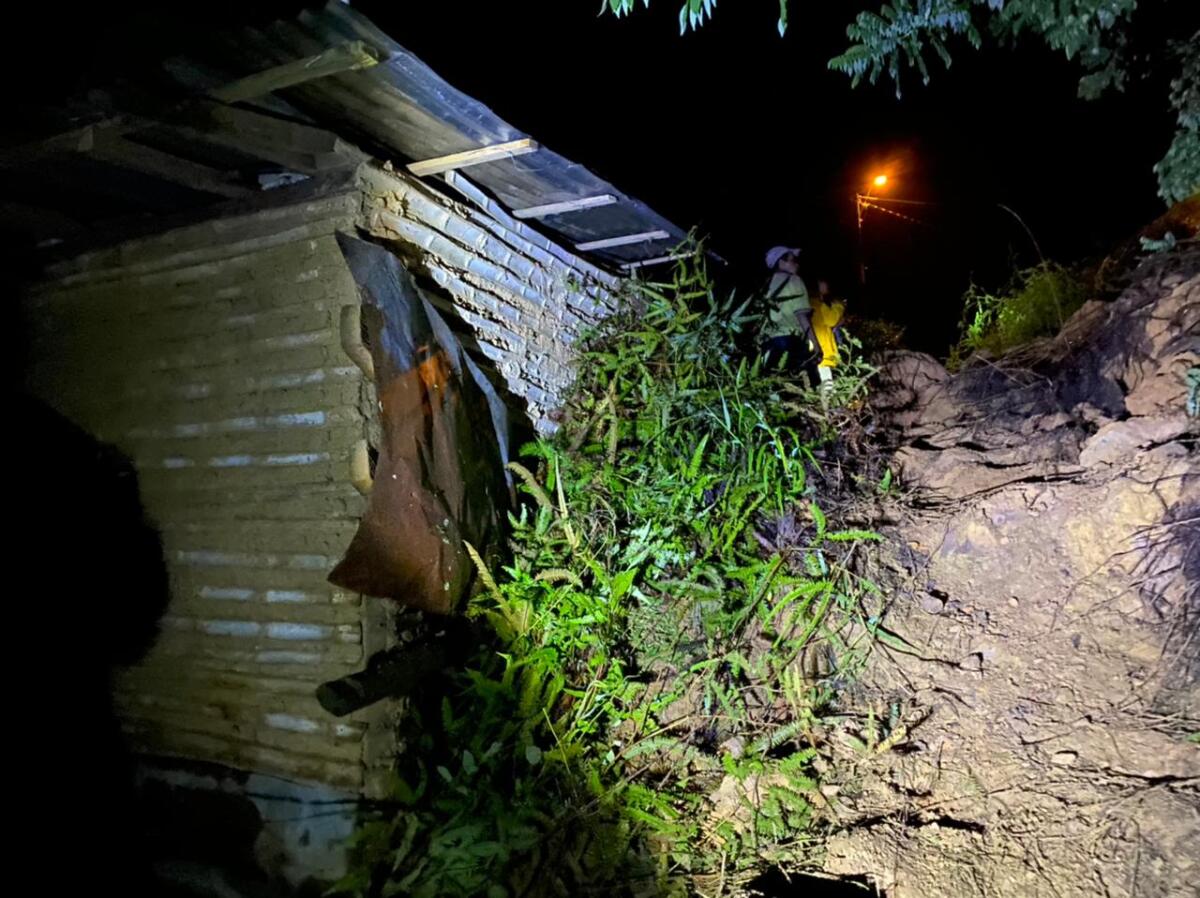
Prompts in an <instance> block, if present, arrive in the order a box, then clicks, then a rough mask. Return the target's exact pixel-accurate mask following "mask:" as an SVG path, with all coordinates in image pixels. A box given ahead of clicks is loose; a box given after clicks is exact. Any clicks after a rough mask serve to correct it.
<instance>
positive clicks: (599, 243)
mask: <svg viewBox="0 0 1200 898" xmlns="http://www.w3.org/2000/svg"><path fill="white" fill-rule="evenodd" d="M670 236H671V235H670V234H669V233H668V232H666V231H643V232H642V233H640V234H622V235H621V236H619V237H605V238H604V239H602V240H588V241H587V242H585V243H576V244H575V249H577V250H579V251H580V252H587V251H588V250H593V249H610V248H612V247H614V246H629V245H630V244H633V243H649V242H651V241H653V240H666V239H667V238H669V237H670Z"/></svg>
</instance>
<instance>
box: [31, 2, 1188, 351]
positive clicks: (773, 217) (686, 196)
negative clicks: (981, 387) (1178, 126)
mask: <svg viewBox="0 0 1200 898" xmlns="http://www.w3.org/2000/svg"><path fill="white" fill-rule="evenodd" d="M300 5H302V4H297V3H288V2H286V0H277V2H271V3H265V4H264V3H254V2H242V3H237V4H230V3H226V2H225V0H211V2H208V3H195V4H189V5H188V6H187V7H183V8H175V9H174V10H170V9H167V8H165V7H164V5H162V4H158V5H154V4H144V3H140V2H139V3H133V4H132V5H129V6H125V7H120V8H118V7H113V6H111V5H108V6H105V7H101V6H98V5H92V6H91V7H85V12H84V13H82V14H80V17H78V18H76V19H75V20H73V21H72V23H71V24H69V25H66V26H64V27H60V28H59V29H58V30H57V34H58V39H59V41H60V46H61V47H64V48H65V50H64V52H65V54H66V55H68V56H69V57H71V58H73V59H74V60H75V61H76V64H75V66H74V67H73V68H71V69H69V70H68V73H67V74H64V73H62V72H59V73H58V76H57V77H58V78H59V79H60V80H62V79H64V78H69V79H70V80H71V81H73V82H74V86H75V87H76V88H77V87H78V85H79V84H80V83H86V81H87V79H88V78H89V77H95V78H98V79H100V80H103V78H104V77H107V76H108V74H109V73H110V72H111V71H114V70H119V69H120V68H122V66H124V65H126V64H127V63H128V62H130V61H132V60H136V59H137V58H138V57H139V56H142V55H154V54H155V53H157V52H159V51H161V50H162V49H163V47H164V46H166V45H167V43H169V39H168V38H167V37H166V35H168V34H169V31H170V29H169V28H167V27H166V24H167V19H168V17H169V18H170V19H172V20H174V21H173V24H174V25H176V26H178V25H182V27H183V28H184V30H187V29H191V28H195V27H198V23H199V22H202V21H203V22H207V23H208V24H209V27H218V26H219V25H220V24H221V23H222V22H225V21H229V20H230V17H231V16H241V17H244V16H246V15H248V14H255V13H257V14H258V15H262V14H264V11H265V12H266V13H281V12H286V11H287V9H288V8H289V7H290V8H295V7H298V6H300ZM599 5H600V4H599V2H598V0H507V2H500V0H474V2H457V3H454V2H434V0H421V2H417V0H354V2H353V6H354V7H355V8H356V9H359V10H360V11H362V12H364V13H366V14H367V15H368V16H370V17H371V18H372V19H374V20H375V22H376V23H377V24H378V25H379V26H380V27H382V28H383V29H384V30H385V31H387V32H388V33H389V34H391V35H392V36H393V37H394V38H395V39H396V40H397V41H399V42H400V43H402V44H404V45H405V46H406V47H408V48H409V49H411V50H413V51H414V52H416V53H417V54H418V55H419V56H421V57H422V58H423V59H424V60H425V61H426V62H427V63H429V64H430V65H431V66H432V67H433V68H434V69H435V70H437V71H438V72H439V73H440V74H441V75H442V76H443V77H444V78H446V79H447V80H448V81H450V82H451V83H452V84H454V85H455V86H457V87H459V88H460V89H462V90H464V91H465V92H466V93H468V94H470V95H472V96H474V97H476V98H477V99H479V100H481V101H483V102H485V103H487V104H488V105H490V106H491V107H492V108H493V109H494V110H495V111H496V112H498V113H499V114H500V115H501V116H502V117H504V118H506V119H507V120H508V121H509V122H511V123H512V124H513V125H515V126H516V127H518V128H520V129H523V130H525V131H527V132H528V133H530V134H532V135H533V136H534V137H535V138H536V139H538V140H539V141H540V142H541V143H543V144H545V145H547V146H549V147H551V148H553V149H555V150H556V151H558V152H560V153H562V154H563V155H565V156H567V157H568V158H570V159H573V160H575V161H578V162H581V163H583V164H585V165H587V166H588V167H589V168H591V169H592V170H593V171H595V172H596V173H597V174H599V175H601V176H602V177H605V178H607V179H609V180H611V181H612V182H613V183H615V184H616V185H617V186H618V187H620V189H622V190H624V191H626V192H627V193H630V194H632V195H634V196H637V197H639V198H640V199H642V200H644V201H646V202H647V203H649V204H650V205H652V206H653V207H654V208H656V209H657V210H658V211H659V212H661V213H662V214H664V215H665V216H666V217H668V218H670V219H671V220H673V221H675V222H676V223H678V224H679V225H681V226H682V227H684V228H688V227H692V226H695V227H697V228H698V229H699V231H700V233H702V234H705V235H707V236H708V237H709V238H710V245H711V247H712V248H713V249H714V250H715V251H716V252H717V253H719V254H720V255H721V256H723V257H724V258H726V259H728V260H729V263H730V264H729V267H728V268H727V269H725V270H724V277H725V279H726V280H727V281H728V282H729V283H730V284H734V285H738V286H739V287H741V288H743V289H747V288H753V287H754V286H757V284H758V283H759V281H760V280H761V278H762V276H763V275H764V274H765V269H764V268H763V267H762V261H761V259H762V254H763V252H764V251H765V250H766V249H767V248H768V247H770V246H771V245H773V244H776V243H785V244H796V245H799V246H801V247H803V248H804V251H805V252H804V262H805V265H804V273H805V274H806V275H807V276H809V277H810V279H811V278H812V277H815V276H817V275H820V276H824V277H827V278H829V279H831V280H832V281H833V283H834V285H835V288H837V289H838V290H839V291H840V292H843V293H846V294H848V295H850V297H851V298H852V300H853V301H854V303H855V304H856V308H857V310H858V311H859V312H862V313H865V314H871V315H879V316H883V317H888V318H892V319H895V320H897V321H900V322H902V323H904V324H906V325H907V326H908V328H909V339H910V342H912V343H913V344H914V345H917V346H919V347H921V348H924V349H929V350H932V351H937V352H944V351H945V348H946V346H947V345H948V343H949V342H950V340H951V338H952V336H953V333H954V329H955V324H956V322H957V318H958V309H959V298H960V296H961V294H962V291H963V289H964V288H965V287H966V286H967V285H968V284H969V283H970V281H971V279H972V278H975V279H976V280H978V281H980V282H982V283H984V284H988V285H995V284H998V283H999V282H1001V281H1003V280H1004V279H1005V278H1006V277H1007V275H1008V273H1009V272H1010V271H1011V270H1012V266H1013V265H1014V264H1018V265H1026V264H1030V263H1032V262H1035V261H1037V255H1036V252H1035V250H1034V247H1033V245H1032V243H1031V241H1030V239H1029V237H1028V236H1027V235H1026V234H1025V232H1024V231H1023V230H1022V229H1021V227H1020V226H1019V225H1018V223H1017V222H1016V221H1015V220H1014V219H1013V218H1012V217H1011V216H1010V215H1008V214H1007V213H1005V212H1004V211H1002V210H1000V209H999V208H998V206H997V204H999V203H1003V204H1005V205H1007V206H1009V207H1010V208H1011V209H1013V210H1015V211H1016V212H1017V213H1018V214H1019V215H1020V216H1021V217H1022V218H1023V219H1024V220H1025V221H1026V223H1027V224H1028V226H1029V227H1030V229H1031V230H1032V232H1033V234H1034V236H1035V237H1036V239H1037V241H1038V243H1039V244H1040V246H1041V249H1042V251H1043V252H1044V253H1045V255H1046V256H1048V257H1051V258H1055V259H1060V260H1063V261H1071V260H1076V259H1079V258H1083V257H1095V256H1098V255H1102V254H1103V252H1104V251H1105V250H1107V249H1108V248H1110V247H1111V246H1112V244H1113V243H1115V242H1116V241H1118V240H1121V239H1123V238H1126V237H1128V236H1130V234H1131V233H1132V232H1134V231H1136V229H1137V228H1138V227H1140V226H1141V225H1142V224H1145V223H1146V222H1148V221H1149V220H1151V219H1152V218H1154V217H1155V216H1157V215H1158V214H1160V213H1161V211H1162V210H1163V205H1162V203H1161V201H1160V200H1159V199H1158V198H1157V196H1156V195H1155V181H1154V176H1153V173H1152V171H1151V166H1152V165H1153V164H1154V162H1155V161H1157V160H1158V159H1159V158H1160V157H1161V156H1162V154H1163V152H1164V151H1165V149H1166V147H1167V145H1168V143H1169V141H1170V136H1171V133H1172V129H1173V116H1172V114H1171V112H1170V110H1169V109H1168V107H1167V100H1166V84H1165V78H1164V77H1163V76H1162V75H1158V76H1155V77H1151V78H1149V79H1145V80H1138V81H1135V82H1134V83H1132V84H1131V85H1130V86H1129V87H1128V88H1127V90H1126V92H1125V93H1123V94H1111V95H1109V96H1107V97H1105V98H1103V99H1102V100H1100V101H1092V102H1088V101H1083V100H1080V99H1077V97H1076V85H1077V82H1078V76H1079V70H1078V68H1077V67H1076V66H1075V65H1074V64H1072V63H1070V62H1069V61H1067V60H1066V59H1064V58H1063V57H1062V56H1061V54H1055V53H1052V52H1051V51H1050V50H1048V49H1047V48H1045V47H1044V46H1043V45H1042V44H1041V43H1040V41H1039V40H1038V39H1036V38H1032V37H1031V38H1027V39H1026V40H1024V42H1023V43H1022V44H1021V45H1020V46H1019V47H1017V48H1016V49H1015V50H1012V49H1006V48H997V47H995V46H994V45H992V46H990V47H989V48H988V49H986V50H985V51H983V52H979V53H975V52H972V51H971V50H970V48H969V47H967V46H966V45H965V43H963V44H961V45H958V46H957V47H952V50H953V49H957V52H956V53H955V59H954V65H953V68H952V69H951V70H950V71H948V72H947V71H943V70H941V68H940V64H938V65H935V66H933V80H932V83H931V84H930V85H928V86H923V85H922V84H921V83H920V81H919V78H918V77H917V76H916V75H915V74H914V73H907V74H906V76H905V78H904V82H903V87H904V94H903V97H902V98H901V99H899V100H897V98H896V96H895V91H894V89H893V87H892V85H891V84H890V83H887V84H885V83H883V82H881V83H880V84H879V85H877V86H874V87H872V86H869V85H866V84H864V85H861V86H860V87H858V88H857V89H851V87H850V81H849V79H848V78H846V77H845V76H844V75H841V74H839V73H835V72H830V71H829V70H828V69H827V68H826V61H827V60H828V59H829V58H830V57H831V56H833V55H836V54H837V53H839V52H841V51H842V50H844V49H845V46H846V43H847V41H846V38H845V33H844V30H845V25H846V24H847V22H849V21H850V20H851V18H852V17H853V14H854V12H855V11H856V10H858V9H860V8H867V7H870V8H877V7H878V3H851V2H846V3H812V2H805V0H798V2H793V4H792V5H793V10H792V16H791V19H792V21H791V28H790V30H789V31H788V33H787V35H786V36H785V37H784V38H782V39H781V38H780V37H779V36H778V34H777V32H776V30H775V19H776V15H777V5H776V3H775V2H774V0H738V2H733V0H727V2H725V3H723V4H721V5H720V7H719V9H718V10H717V15H716V19H715V20H714V21H713V22H711V23H709V24H708V25H706V26H705V27H704V28H702V29H701V30H700V31H699V32H697V33H689V34H687V35H684V36H682V37H681V36H680V35H679V30H678V18H677V13H678V0H655V2H654V3H653V4H652V7H653V8H651V9H650V10H648V11H647V10H643V9H639V10H638V11H637V12H636V13H635V14H634V15H632V16H631V17H629V18H626V19H622V20H617V19H615V18H613V17H611V16H608V15H604V16H597V10H598V9H599ZM47 6H48V7H51V6H52V4H48V5H47ZM1143 7H1144V8H1143V9H1141V10H1139V12H1138V18H1137V27H1136V28H1135V30H1134V33H1133V37H1134V41H1135V45H1137V46H1140V45H1141V44H1143V43H1144V45H1145V46H1148V47H1150V46H1154V45H1155V44H1156V43H1157V42H1159V41H1161V39H1162V37H1163V36H1164V35H1167V34H1170V35H1173V36H1181V35H1183V34H1187V33H1191V32H1193V31H1194V30H1195V29H1196V27H1197V23H1198V22H1200V3H1195V2H1194V0H1160V2H1153V0H1148V2H1146V3H1144V4H1143ZM45 14H46V10H43V15H45ZM138 19H140V20H141V21H142V22H143V25H142V26H141V27H134V26H132V25H131V24H130V22H131V21H133V20H138ZM147 20H148V21H149V22H150V23H151V24H150V26H149V28H147V27H146V26H145V24H144V23H145V22H146V21H147ZM160 26H161V27H160ZM147 35H153V36H154V39H153V40H147ZM159 35H162V36H163V37H162V38H161V40H159V37H158V36H159ZM39 46H40V45H39ZM89 72H95V73H96V74H95V75H89V74H88V73H89ZM51 77H52V78H53V77H54V76H53V75H52V76H51ZM57 86H58V85H56V84H54V83H53V82H52V81H51V82H50V83H49V86H47V84H43V90H48V91H52V90H53V89H56V88H57ZM881 168H882V169H884V170H886V171H887V172H888V173H889V174H890V176H891V178H892V185H891V187H892V188H893V189H892V190H891V192H890V194H889V195H891V196H897V197H904V198H908V199H913V200H921V201H925V202H930V203H936V204H937V205H932V206H926V207H909V208H907V209H902V211H905V212H906V213H910V214H912V215H913V216H914V217H916V218H919V219H921V220H922V222H923V223H922V224H914V223H911V222H907V221H902V220H899V219H893V218H890V217H888V216H884V215H881V214H878V213H872V212H868V213H867V218H866V221H865V228H864V247H865V255H866V259H867V262H868V264H869V269H868V286H867V289H866V290H865V291H863V290H861V289H860V287H859V285H858V283H857V272H856V264H855V263H856V254H855V245H856V235H855V217H854V199H853V197H854V193H855V191H856V189H859V188H861V187H862V186H864V185H865V183H866V179H867V177H868V175H869V174H871V173H873V172H874V171H876V170H879V169H881Z"/></svg>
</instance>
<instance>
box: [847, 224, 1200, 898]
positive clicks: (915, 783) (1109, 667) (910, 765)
mask: <svg viewBox="0 0 1200 898" xmlns="http://www.w3.org/2000/svg"><path fill="white" fill-rule="evenodd" d="M1198 364H1200V247H1198V246H1197V245H1196V244H1195V242H1194V241H1193V242H1191V243H1190V244H1185V245H1184V246H1183V247H1182V248H1181V249H1180V250H1178V251H1176V252H1173V253H1171V254H1169V255H1163V256H1155V257H1152V258H1150V259H1149V260H1147V261H1145V262H1143V263H1142V265H1141V266H1140V268H1138V269H1137V271H1136V273H1135V276H1134V278H1133V279H1132V281H1131V285H1130V286H1129V287H1128V288H1127V289H1125V290H1124V291H1123V292H1122V293H1121V295H1120V296H1119V297H1118V298H1117V299H1116V300H1115V301H1113V302H1108V303H1101V302H1092V303H1089V304H1087V305H1086V306H1085V307H1084V308H1083V309H1081V310H1080V311H1079V312H1078V313H1077V314H1076V315H1075V316H1074V317H1073V318H1072V319H1071V321H1070V322H1068V324H1067V326H1066V327H1065V328H1064V330H1063V332H1062V333H1061V334H1060V335H1059V336H1058V337H1056V338H1055V339H1053V340H1048V341H1043V342H1041V343H1039V344H1037V345H1035V346H1031V347H1029V348H1028V349H1026V350H1023V351H1022V352H1020V353H1019V354H1018V355H1016V356H1010V357H1007V358H1005V359H1003V360H999V361H986V360H976V361H975V362H974V363H973V364H971V365H969V366H968V367H967V368H966V369H965V370H964V371H962V372H960V373H959V374H957V375H953V376H952V375H949V374H948V373H947V372H946V371H945V369H943V368H942V367H941V366H940V365H939V364H938V363H937V362H936V361H934V360H933V359H932V358H930V357H928V356H923V355H918V354H915V353H899V354H896V355H894V356H893V357H892V358H891V359H890V361H889V364H888V366H887V368H886V370H885V371H884V374H883V385H882V388H881V389H880V390H878V391H877V395H876V398H875V400H874V404H875V408H876V411H877V413H878V414H879V415H880V416H881V417H882V419H883V421H884V422H885V423H886V425H887V426H888V427H889V428H890V429H891V430H894V432H895V433H896V434H898V437H897V439H898V443H897V446H896V451H895V455H894V461H895V465H896V467H897V469H898V472H899V474H900V479H901V481H902V483H903V485H904V488H905V489H906V490H909V491H910V496H909V498H910V500H911V501H910V505H911V508H912V512H911V516H910V519H909V520H907V521H906V522H905V523H903V524H902V525H898V526H896V527H895V528H893V530H892V531H891V532H889V533H888V536H889V537H890V538H889V540H888V543H887V545H888V546H889V548H887V549H885V552H886V553H887V555H888V557H886V558H885V561H884V564H885V566H886V567H887V568H888V569H889V570H888V571H887V572H886V573H887V578H888V580H890V581H891V582H890V586H891V590H890V592H891V594H892V595H893V596H894V600H893V604H892V607H891V609H890V611H889V615H888V617H887V621H888V626H889V627H890V629H891V630H893V631H894V632H897V633H900V634H902V635H903V637H904V638H905V639H906V640H907V641H908V642H909V643H911V644H912V645H913V646H915V647H916V654H907V653H904V652H900V651H894V650H892V649H888V648H886V647H881V648H880V650H879V651H877V652H876V653H875V654H874V656H873V661H872V665H871V667H870V669H869V671H868V675H867V677H866V680H865V685H864V691H863V693H862V695H861V696H860V698H861V700H862V701H863V702H864V703H867V704H870V703H874V704H877V705H879V706H880V707H900V708H903V709H904V713H905V716H906V719H907V720H909V721H910V723H909V725H908V726H907V732H906V737H905V739H904V740H903V741H901V742H899V744H897V745H895V746H894V747H890V746H889V749H890V750H888V751H879V752H876V753H875V754H874V755H873V756H872V757H870V759H869V760H867V761H863V762H860V763H859V764H858V765H857V766H856V768H855V770H854V772H853V779H852V780H849V781H847V782H846V783H844V784H843V788H842V789H841V790H840V791H839V790H837V789H829V790H828V791H829V792H830V793H831V794H834V793H836V794H835V795H834V798H833V800H832V806H833V813H834V814H835V815H836V817H837V819H838V820H839V822H840V823H841V824H842V825H843V826H844V827H845V828H844V829H843V830H842V831H841V833H840V834H839V835H837V836H836V837H835V838H834V839H833V841H832V843H831V844H830V846H829V851H828V855H827V860H826V869H827V871H828V872H830V873H834V874H841V875H847V876H849V875H854V876H863V875H866V876H867V877H869V879H870V881H871V882H872V883H873V884H874V885H875V887H876V888H877V889H878V890H879V891H881V892H882V893H884V894H886V895H888V896H889V898H932V896H980V898H982V896H989V898H995V896H1021V898H1037V896H1054V898H1075V896H1079V898H1083V896H1088V898H1091V896H1097V895H1099V896H1109V898H1119V896H1138V898H1142V896H1180V898H1184V896H1187V898H1195V896H1196V895H1197V894H1198V892H1197V883H1200V745H1198V744H1196V743H1195V742H1194V741H1189V736H1193V738H1194V734H1196V733H1197V732H1198V731H1200V634H1198V632H1197V630H1198V623H1200V453H1198V452H1197V431H1198V427H1197V421H1196V419H1194V418H1189V417H1188V415H1187V412H1186V406H1187V398H1188V397H1187V394H1188V386H1187V382H1186V374H1187V371H1188V370H1189V369H1190V368H1193V367H1195V366H1197V365H1198Z"/></svg>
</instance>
